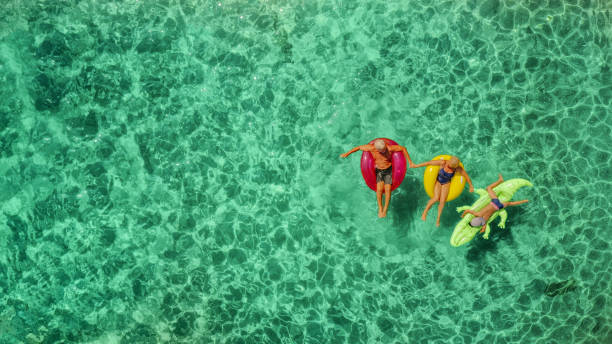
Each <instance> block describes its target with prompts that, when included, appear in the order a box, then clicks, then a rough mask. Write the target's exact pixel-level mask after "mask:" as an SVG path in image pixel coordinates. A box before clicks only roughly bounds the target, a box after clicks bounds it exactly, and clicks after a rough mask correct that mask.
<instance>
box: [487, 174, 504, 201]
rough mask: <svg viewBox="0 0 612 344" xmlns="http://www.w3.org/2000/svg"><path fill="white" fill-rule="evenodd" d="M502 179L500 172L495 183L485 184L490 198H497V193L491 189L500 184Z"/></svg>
mask: <svg viewBox="0 0 612 344" xmlns="http://www.w3.org/2000/svg"><path fill="white" fill-rule="evenodd" d="M503 181H504V178H502V175H501V173H500V174H499V179H497V181H496V182H495V183H493V184H491V185H489V186H487V192H488V193H489V197H491V199H493V198H497V194H496V193H495V191H493V188H494V187H496V186H498V185H499V184H501V183H502V182H503Z"/></svg>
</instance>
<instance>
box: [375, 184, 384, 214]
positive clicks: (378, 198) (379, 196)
mask: <svg viewBox="0 0 612 344" xmlns="http://www.w3.org/2000/svg"><path fill="white" fill-rule="evenodd" d="M384 186H385V182H378V183H376V202H378V217H382V209H383V206H382V193H383V188H384Z"/></svg>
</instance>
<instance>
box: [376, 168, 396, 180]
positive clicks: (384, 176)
mask: <svg viewBox="0 0 612 344" xmlns="http://www.w3.org/2000/svg"><path fill="white" fill-rule="evenodd" d="M374 171H375V172H376V183H380V182H385V184H393V178H392V177H391V172H393V166H389V168H387V169H384V170H379V169H377V168H375V169H374Z"/></svg>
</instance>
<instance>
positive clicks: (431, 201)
mask: <svg viewBox="0 0 612 344" xmlns="http://www.w3.org/2000/svg"><path fill="white" fill-rule="evenodd" d="M440 186H441V185H440V183H438V182H436V185H435V186H434V195H433V197H432V198H430V199H429V202H427V205H426V206H425V210H423V215H421V220H423V221H425V220H426V219H427V212H428V211H429V209H431V206H433V205H434V203H436V202H437V201H439V200H440Z"/></svg>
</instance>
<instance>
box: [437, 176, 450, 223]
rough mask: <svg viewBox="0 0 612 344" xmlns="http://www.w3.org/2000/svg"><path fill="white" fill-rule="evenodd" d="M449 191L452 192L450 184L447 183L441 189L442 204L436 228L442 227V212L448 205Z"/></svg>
mask: <svg viewBox="0 0 612 344" xmlns="http://www.w3.org/2000/svg"><path fill="white" fill-rule="evenodd" d="M448 191H450V183H446V184H444V185H442V187H441V188H440V203H439V204H438V218H437V219H436V227H440V216H441V215H442V210H443V209H444V205H445V204H446V197H448Z"/></svg>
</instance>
